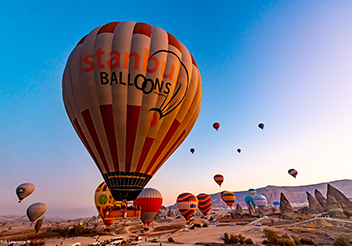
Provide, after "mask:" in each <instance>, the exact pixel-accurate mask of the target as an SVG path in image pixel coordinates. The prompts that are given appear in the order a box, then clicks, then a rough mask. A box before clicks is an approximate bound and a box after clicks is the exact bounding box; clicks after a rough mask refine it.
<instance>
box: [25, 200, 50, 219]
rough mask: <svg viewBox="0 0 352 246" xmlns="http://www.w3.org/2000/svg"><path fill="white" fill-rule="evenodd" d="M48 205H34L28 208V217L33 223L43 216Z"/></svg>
mask: <svg viewBox="0 0 352 246" xmlns="http://www.w3.org/2000/svg"><path fill="white" fill-rule="evenodd" d="M46 208H47V207H46V204H45V203H41V202H38V203H33V204H32V205H30V206H29V207H28V208H27V217H28V219H29V220H30V221H31V222H34V221H35V220H36V219H38V218H39V217H40V216H42V215H43V214H44V213H45V211H46Z"/></svg>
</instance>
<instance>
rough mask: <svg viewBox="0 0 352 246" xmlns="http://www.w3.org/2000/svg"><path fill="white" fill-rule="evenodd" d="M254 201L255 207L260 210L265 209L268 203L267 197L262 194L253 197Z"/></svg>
mask: <svg viewBox="0 0 352 246" xmlns="http://www.w3.org/2000/svg"><path fill="white" fill-rule="evenodd" d="M253 201H254V203H255V205H256V206H257V207H259V208H264V207H265V206H266V204H267V202H268V201H267V199H266V197H265V196H264V195H262V194H257V195H255V196H254V197H253Z"/></svg>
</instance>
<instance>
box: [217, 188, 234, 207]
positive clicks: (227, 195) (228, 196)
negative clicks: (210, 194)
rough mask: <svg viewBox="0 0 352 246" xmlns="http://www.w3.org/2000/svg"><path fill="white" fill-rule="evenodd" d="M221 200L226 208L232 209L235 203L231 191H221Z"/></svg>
mask: <svg viewBox="0 0 352 246" xmlns="http://www.w3.org/2000/svg"><path fill="white" fill-rule="evenodd" d="M220 196H221V198H222V200H223V201H224V202H225V203H226V204H227V206H229V207H232V205H233V204H234V203H235V201H236V196H235V194H233V192H231V191H223V192H222V193H220Z"/></svg>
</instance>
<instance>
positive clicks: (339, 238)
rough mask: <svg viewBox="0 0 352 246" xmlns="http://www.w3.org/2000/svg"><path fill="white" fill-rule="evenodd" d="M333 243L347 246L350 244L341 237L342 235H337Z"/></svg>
mask: <svg viewBox="0 0 352 246" xmlns="http://www.w3.org/2000/svg"><path fill="white" fill-rule="evenodd" d="M334 245H336V246H349V245H351V244H350V243H349V242H348V240H347V239H346V238H345V237H343V236H339V237H338V238H337V239H336V241H335V242H334Z"/></svg>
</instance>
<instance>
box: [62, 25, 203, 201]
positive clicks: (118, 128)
mask: <svg viewBox="0 0 352 246" xmlns="http://www.w3.org/2000/svg"><path fill="white" fill-rule="evenodd" d="M62 92H63V101H64V105H65V108H66V112H67V114H68V116H69V119H70V121H71V123H72V125H73V127H74V129H75V131H76V133H77V134H78V136H79V137H80V139H81V141H82V142H83V144H84V145H85V147H86V149H87V150H88V152H89V154H90V155H91V157H92V159H93V160H94V162H95V163H96V165H97V167H98V169H99V171H100V172H101V174H102V176H103V178H104V180H105V181H106V183H107V185H108V187H109V189H110V192H111V193H112V196H113V197H114V199H115V200H117V201H123V200H128V201H130V200H135V199H136V198H137V197H138V195H139V193H140V192H141V191H142V189H143V188H144V187H145V186H146V184H147V183H148V182H149V181H150V179H151V178H152V176H153V175H154V174H155V173H156V172H157V171H158V170H159V168H160V167H161V166H162V165H163V163H164V162H165V161H166V160H167V159H168V158H169V157H170V155H171V154H172V153H173V152H174V151H175V150H176V149H177V147H178V146H179V145H180V144H181V143H182V142H183V141H184V140H185V138H186V137H187V136H188V134H189V133H190V131H191V129H192V128H193V125H194V124H195V122H196V119H197V117H198V114H199V110H200V106H201V98H202V82H201V76H200V73H199V70H198V68H197V65H196V62H195V60H194V59H193V57H192V55H191V54H190V53H189V52H188V50H187V48H186V47H185V46H184V45H183V44H182V43H180V42H179V41H178V40H177V39H176V38H175V37H174V36H172V35H171V34H170V33H168V32H166V31H164V30H162V29H161V28H158V27H152V26H150V25H148V24H145V23H135V22H132V21H124V22H111V23H108V24H106V25H103V26H100V27H97V28H95V29H94V30H92V31H91V32H90V33H89V34H88V35H86V36H85V37H83V38H82V39H81V40H80V41H79V42H78V44H77V46H76V47H75V48H74V50H73V51H72V52H71V54H70V56H69V58H68V61H67V64H66V68H65V71H64V75H63V80H62Z"/></svg>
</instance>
